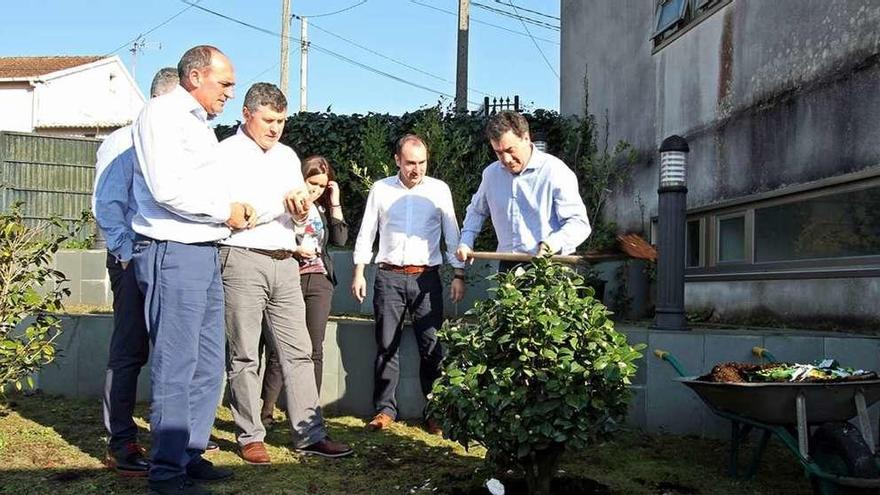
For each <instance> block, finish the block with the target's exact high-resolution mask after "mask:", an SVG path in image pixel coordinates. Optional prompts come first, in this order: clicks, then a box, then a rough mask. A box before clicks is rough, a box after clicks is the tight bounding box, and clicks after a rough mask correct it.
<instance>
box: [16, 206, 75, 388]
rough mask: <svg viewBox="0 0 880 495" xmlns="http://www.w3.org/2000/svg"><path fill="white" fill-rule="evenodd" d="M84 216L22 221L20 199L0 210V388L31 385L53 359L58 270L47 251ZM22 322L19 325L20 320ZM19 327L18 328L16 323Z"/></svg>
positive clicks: (51, 251) (58, 324) (63, 290)
mask: <svg viewBox="0 0 880 495" xmlns="http://www.w3.org/2000/svg"><path fill="white" fill-rule="evenodd" d="M88 219H89V214H88V212H84V213H83V217H82V218H81V219H80V220H78V221H76V222H73V223H71V224H69V225H64V224H62V223H61V222H60V221H52V222H43V223H41V224H39V225H37V226H29V225H26V224H25V222H24V220H23V218H22V205H21V204H16V205H15V206H13V207H12V208H11V210H10V211H8V212H6V213H2V214H0V394H3V393H5V391H6V390H7V388H8V387H10V386H14V387H15V388H16V389H19V390H21V389H22V387H23V384H24V383H27V384H29V385H30V386H31V387H33V381H32V379H31V375H32V374H33V373H35V372H36V371H38V370H39V369H40V367H42V366H44V365H46V364H48V363H50V362H52V360H54V359H55V339H56V338H57V337H58V335H59V333H60V332H61V320H60V319H59V317H58V316H57V313H58V312H59V311H61V310H62V298H63V297H64V296H66V295H68V294H69V293H70V289H68V288H67V287H63V286H62V285H61V283H62V282H64V281H65V280H66V278H65V276H64V274H63V273H61V272H59V271H58V270H55V269H54V268H53V267H52V257H53V256H54V254H55V252H57V251H58V249H59V248H60V247H61V246H62V245H63V244H64V242H66V241H68V240H70V239H72V238H74V237H75V236H76V235H77V233H78V232H79V230H80V229H81V228H82V227H83V225H85V224H86V222H87V221H88ZM28 317H33V318H32V319H30V320H28V321H29V323H27V324H26V325H20V323H21V322H22V320H24V319H25V318H28ZM21 327H23V328H21Z"/></svg>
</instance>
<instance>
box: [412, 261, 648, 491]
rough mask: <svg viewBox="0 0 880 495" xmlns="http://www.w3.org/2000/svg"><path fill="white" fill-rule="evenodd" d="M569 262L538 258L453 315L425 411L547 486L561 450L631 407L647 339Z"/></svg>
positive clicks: (596, 434) (533, 484) (458, 436)
mask: <svg viewBox="0 0 880 495" xmlns="http://www.w3.org/2000/svg"><path fill="white" fill-rule="evenodd" d="M584 282H585V281H584V279H583V277H581V276H580V275H578V274H577V273H576V272H575V271H573V270H572V269H570V268H568V267H566V266H563V265H559V264H556V263H553V262H551V261H550V260H549V259H548V258H539V259H536V260H534V261H533V262H532V264H531V265H530V266H529V267H528V268H527V269H517V270H516V271H514V272H510V273H507V274H503V275H499V276H498V283H499V286H498V288H497V289H495V290H494V291H495V292H494V297H493V298H491V299H488V300H484V301H479V302H478V303H477V304H476V306H475V307H474V308H473V309H472V310H471V311H469V312H468V316H470V317H471V318H473V319H475V320H476V323H464V322H463V321H460V320H459V321H457V322H447V323H446V324H445V325H444V326H443V328H442V329H441V330H440V332H439V335H440V338H441V340H442V341H443V342H444V344H445V345H446V347H447V351H448V355H447V358H446V361H445V362H444V370H443V374H442V376H441V377H440V378H439V379H438V380H437V381H436V382H435V384H434V388H433V391H432V396H431V400H430V401H429V403H428V414H430V415H431V416H432V417H434V418H436V419H437V420H438V421H440V422H441V424H442V425H443V428H444V431H445V433H446V434H447V435H448V436H449V437H450V438H451V439H452V440H455V441H457V442H459V443H461V444H462V445H464V446H468V445H469V444H470V443H471V442H477V443H479V444H481V445H483V446H484V447H486V449H487V450H488V452H489V455H490V456H491V458H492V459H493V460H494V461H496V462H502V463H505V464H507V465H511V464H515V465H518V466H520V467H521V468H522V470H523V472H524V474H525V478H526V481H527V483H528V486H529V492H530V493H532V494H548V493H549V487H550V481H551V479H552V477H553V474H554V473H555V472H556V469H555V468H556V465H557V462H558V460H559V456H560V454H561V453H562V452H563V450H564V449H566V448H571V449H583V448H585V447H586V446H588V445H590V444H593V443H595V442H597V441H600V440H602V439H604V438H606V437H608V436H609V434H610V433H612V432H613V431H614V430H615V429H616V428H617V426H618V423H619V421H620V420H621V419H622V418H623V416H624V415H625V414H626V411H627V402H628V400H629V397H630V392H629V389H628V384H629V383H630V379H631V377H633V376H634V375H635V372H636V367H635V365H634V362H635V360H636V359H638V358H639V357H641V354H640V353H639V350H640V349H641V348H642V347H644V346H639V347H633V346H630V345H629V344H628V343H627V341H626V337H625V336H624V335H623V334H621V333H619V332H617V331H615V330H614V323H613V322H612V321H611V320H610V319H609V318H608V315H609V312H608V311H607V309H606V308H605V306H603V305H602V304H601V303H600V302H599V301H597V300H596V299H595V298H594V291H593V289H592V288H591V287H588V286H586V285H585V283H584Z"/></svg>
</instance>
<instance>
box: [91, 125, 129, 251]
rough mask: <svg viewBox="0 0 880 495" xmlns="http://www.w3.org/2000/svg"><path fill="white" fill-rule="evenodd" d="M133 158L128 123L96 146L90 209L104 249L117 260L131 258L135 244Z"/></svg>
mask: <svg viewBox="0 0 880 495" xmlns="http://www.w3.org/2000/svg"><path fill="white" fill-rule="evenodd" d="M136 161H137V158H136V157H135V152H134V146H133V144H132V142H131V126H125V127H122V128H119V129H117V130H115V131H113V133H112V134H110V135H109V136H107V138H106V139H104V142H103V143H101V146H100V147H98V154H97V162H96V163H95V189H94V192H93V194H92V213H93V214H94V215H95V222H96V223H97V224H98V228H99V229H101V233H102V234H104V240H105V241H106V243H107V251H108V252H109V253H110V254H112V255H113V256H115V257H116V259H117V260H119V261H129V260H131V253H132V248H133V247H134V231H133V230H131V219H132V218H134V214H135V205H134V201H133V200H132V197H131V181H132V174H133V173H134V169H135V166H136V165H135V163H136Z"/></svg>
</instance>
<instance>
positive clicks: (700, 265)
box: [684, 166, 880, 281]
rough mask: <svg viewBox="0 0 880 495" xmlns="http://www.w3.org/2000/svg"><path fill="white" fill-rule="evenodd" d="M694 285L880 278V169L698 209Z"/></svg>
mask: <svg viewBox="0 0 880 495" xmlns="http://www.w3.org/2000/svg"><path fill="white" fill-rule="evenodd" d="M685 236H686V238H685V253H684V256H685V276H686V277H687V280H689V281H702V280H705V281H716V280H718V281H720V280H769V279H798V278H841V277H880V166H877V167H872V168H869V169H865V170H862V171H859V172H853V173H850V174H844V175H839V176H836V177H829V178H827V179H822V180H819V181H815V182H811V183H805V184H797V185H792V186H788V187H784V188H781V189H778V190H775V191H769V192H764V193H758V194H753V195H750V196H745V197H741V198H735V199H730V200H726V201H722V202H718V203H715V204H711V205H705V206H700V207H698V208H693V209H690V210H688V212H687V224H686V226H685Z"/></svg>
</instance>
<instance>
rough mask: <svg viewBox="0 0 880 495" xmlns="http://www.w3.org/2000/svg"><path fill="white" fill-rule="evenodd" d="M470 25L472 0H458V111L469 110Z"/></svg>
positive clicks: (456, 78) (456, 101) (456, 83)
mask: <svg viewBox="0 0 880 495" xmlns="http://www.w3.org/2000/svg"><path fill="white" fill-rule="evenodd" d="M469 25H470V0H458V62H457V63H456V67H455V111H456V112H467V84H468V26H469Z"/></svg>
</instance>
